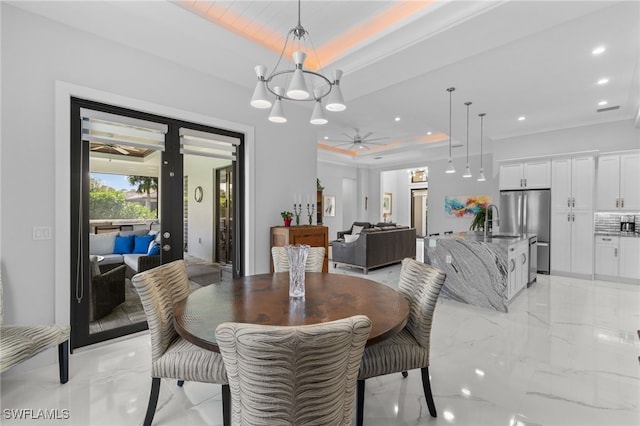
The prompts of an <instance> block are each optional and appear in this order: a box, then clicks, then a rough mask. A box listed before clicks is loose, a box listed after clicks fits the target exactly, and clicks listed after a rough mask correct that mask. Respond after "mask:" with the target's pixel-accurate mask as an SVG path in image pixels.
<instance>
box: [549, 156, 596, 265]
mask: <svg viewBox="0 0 640 426" xmlns="http://www.w3.org/2000/svg"><path fill="white" fill-rule="evenodd" d="M594 169H595V161H594V156H593V155H592V154H583V155H579V154H578V155H574V156H568V157H562V158H556V159H554V160H553V161H552V164H551V181H552V185H551V271H552V272H553V273H570V274H580V275H592V274H593V265H592V259H593V246H594V243H593V182H594V175H595V172H594Z"/></svg>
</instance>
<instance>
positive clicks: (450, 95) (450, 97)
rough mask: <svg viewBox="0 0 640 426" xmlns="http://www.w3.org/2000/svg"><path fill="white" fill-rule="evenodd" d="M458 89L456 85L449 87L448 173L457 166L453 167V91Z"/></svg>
mask: <svg viewBox="0 0 640 426" xmlns="http://www.w3.org/2000/svg"><path fill="white" fill-rule="evenodd" d="M454 90H456V88H455V87H449V88H448V89H447V92H449V165H448V166H447V171H446V173H455V172H456V168H455V167H453V158H452V157H451V113H452V106H451V105H452V93H453V91H454Z"/></svg>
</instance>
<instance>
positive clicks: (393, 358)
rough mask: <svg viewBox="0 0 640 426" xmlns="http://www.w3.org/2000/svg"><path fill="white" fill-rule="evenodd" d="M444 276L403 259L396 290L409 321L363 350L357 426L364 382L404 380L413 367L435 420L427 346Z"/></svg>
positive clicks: (362, 405)
mask: <svg viewBox="0 0 640 426" xmlns="http://www.w3.org/2000/svg"><path fill="white" fill-rule="evenodd" d="M445 277H446V274H445V273H444V272H443V271H441V270H439V269H437V268H434V267H433V266H431V265H427V264H425V263H422V262H419V261H417V260H414V259H409V258H405V259H403V261H402V269H401V271H400V281H399V284H398V291H400V292H401V293H403V294H404V296H405V297H406V298H407V300H408V301H409V303H410V309H409V320H408V322H407V325H406V326H405V327H404V328H403V329H402V330H400V332H399V333H397V334H395V335H394V336H392V337H390V338H389V339H387V340H384V341H382V342H380V343H378V344H376V345H373V346H370V347H368V348H366V349H365V350H364V353H363V355H362V364H361V365H360V373H359V375H358V389H357V413H356V425H357V426H361V425H362V422H363V418H364V412H363V411H364V389H365V380H366V379H368V378H370V377H377V376H383V375H385V374H390V373H402V375H403V376H404V377H406V375H407V373H406V372H407V371H408V370H413V369H415V368H419V369H420V370H421V373H422V388H423V390H424V396H425V398H426V400H427V407H428V408H429V414H431V416H432V417H437V413H436V406H435V403H434V401H433V395H431V383H430V381H429V346H430V339H431V322H432V320H433V313H434V310H435V307H436V302H437V300H438V295H439V294H440V290H441V289H442V285H443V284H444V280H445Z"/></svg>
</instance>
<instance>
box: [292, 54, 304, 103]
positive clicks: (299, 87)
mask: <svg viewBox="0 0 640 426" xmlns="http://www.w3.org/2000/svg"><path fill="white" fill-rule="evenodd" d="M306 57H307V54H306V53H304V52H293V62H294V63H295V65H296V69H295V71H294V72H293V77H292V78H291V84H289V90H287V96H288V97H290V98H291V99H295V100H297V101H301V100H304V99H308V98H309V89H308V88H307V82H306V81H305V79H304V73H303V72H302V66H303V64H304V60H305V59H306Z"/></svg>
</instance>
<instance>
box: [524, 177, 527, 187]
mask: <svg viewBox="0 0 640 426" xmlns="http://www.w3.org/2000/svg"><path fill="white" fill-rule="evenodd" d="M524 187H525V188H526V187H527V178H524Z"/></svg>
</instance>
